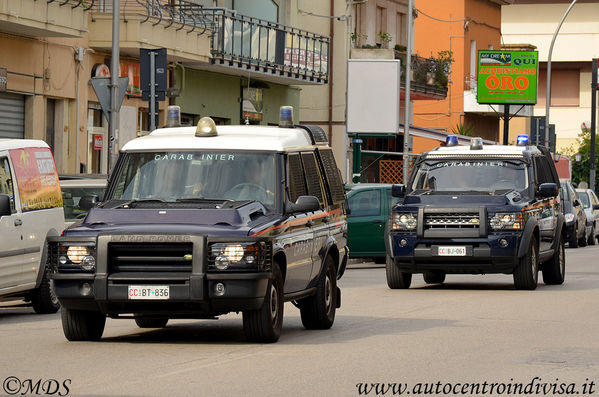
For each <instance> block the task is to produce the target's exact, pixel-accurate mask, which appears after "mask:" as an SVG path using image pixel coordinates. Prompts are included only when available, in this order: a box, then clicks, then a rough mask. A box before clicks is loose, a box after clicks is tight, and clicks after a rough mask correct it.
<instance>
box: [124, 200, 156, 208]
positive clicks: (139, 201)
mask: <svg viewBox="0 0 599 397" xmlns="http://www.w3.org/2000/svg"><path fill="white" fill-rule="evenodd" d="M164 202H165V201H164V200H161V199H138V200H129V201H125V202H124V203H122V204H120V205H118V206H116V207H115V208H119V207H122V208H129V207H130V206H131V204H137V203H164Z"/></svg>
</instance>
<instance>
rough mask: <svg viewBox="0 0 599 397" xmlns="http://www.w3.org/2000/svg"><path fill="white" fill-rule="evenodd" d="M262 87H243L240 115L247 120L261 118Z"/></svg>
mask: <svg viewBox="0 0 599 397" xmlns="http://www.w3.org/2000/svg"><path fill="white" fill-rule="evenodd" d="M262 107H263V102H262V88H244V89H243V102H242V106H241V117H242V118H243V119H246V118H247V119H249V120H262Z"/></svg>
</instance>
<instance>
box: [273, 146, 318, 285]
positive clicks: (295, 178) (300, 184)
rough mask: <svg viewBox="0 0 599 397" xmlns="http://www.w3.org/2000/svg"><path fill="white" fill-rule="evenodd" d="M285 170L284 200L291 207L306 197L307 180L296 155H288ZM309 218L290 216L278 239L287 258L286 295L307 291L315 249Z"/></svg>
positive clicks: (304, 214)
mask: <svg viewBox="0 0 599 397" xmlns="http://www.w3.org/2000/svg"><path fill="white" fill-rule="evenodd" d="M286 169H287V170H286V172H287V177H286V186H285V190H286V193H285V194H286V195H287V200H288V201H289V202H292V203H294V202H295V201H296V200H297V198H298V197H300V196H306V195H308V188H307V186H306V176H305V174H304V168H303V166H302V159H301V155H300V154H299V153H290V154H289V155H287V159H286ZM312 218H313V214H312V213H299V214H293V215H290V216H289V217H288V218H287V220H286V222H285V224H286V227H285V231H284V232H283V234H282V235H281V236H280V237H279V238H278V241H279V244H281V245H282V246H283V249H284V250H285V256H286V258H287V273H286V276H285V287H284V291H285V293H289V292H296V291H301V290H303V289H304V288H306V286H307V285H308V281H309V279H310V275H311V274H312V251H313V246H314V231H313V228H312V224H313V221H312Z"/></svg>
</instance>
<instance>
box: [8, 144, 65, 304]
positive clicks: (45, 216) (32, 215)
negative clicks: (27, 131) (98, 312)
mask: <svg viewBox="0 0 599 397" xmlns="http://www.w3.org/2000/svg"><path fill="white" fill-rule="evenodd" d="M63 228H64V215H63V212H62V197H61V195H60V185H59V183H58V174H57V173H56V166H55V165H54V158H53V157H52V152H51V151H50V148H49V147H48V145H47V144H46V143H45V142H43V141H38V140H33V139H0V236H2V238H1V239H0V300H15V299H24V300H25V301H26V302H30V303H31V304H32V306H33V309H34V310H35V312H36V313H54V312H56V311H57V310H58V309H59V307H60V305H59V303H58V299H57V298H56V295H55V294H54V289H53V287H52V281H51V280H50V278H49V272H48V269H47V268H46V256H47V248H46V244H45V242H46V238H47V237H52V236H58V235H60V233H61V232H62V230H63Z"/></svg>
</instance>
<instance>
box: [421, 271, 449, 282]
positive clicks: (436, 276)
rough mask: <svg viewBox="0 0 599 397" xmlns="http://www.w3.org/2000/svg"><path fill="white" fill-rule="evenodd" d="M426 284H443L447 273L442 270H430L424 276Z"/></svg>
mask: <svg viewBox="0 0 599 397" xmlns="http://www.w3.org/2000/svg"><path fill="white" fill-rule="evenodd" d="M423 277H424V282H425V283H427V284H443V282H444V281H445V272H444V271H440V270H429V271H426V272H424V274H423Z"/></svg>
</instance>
